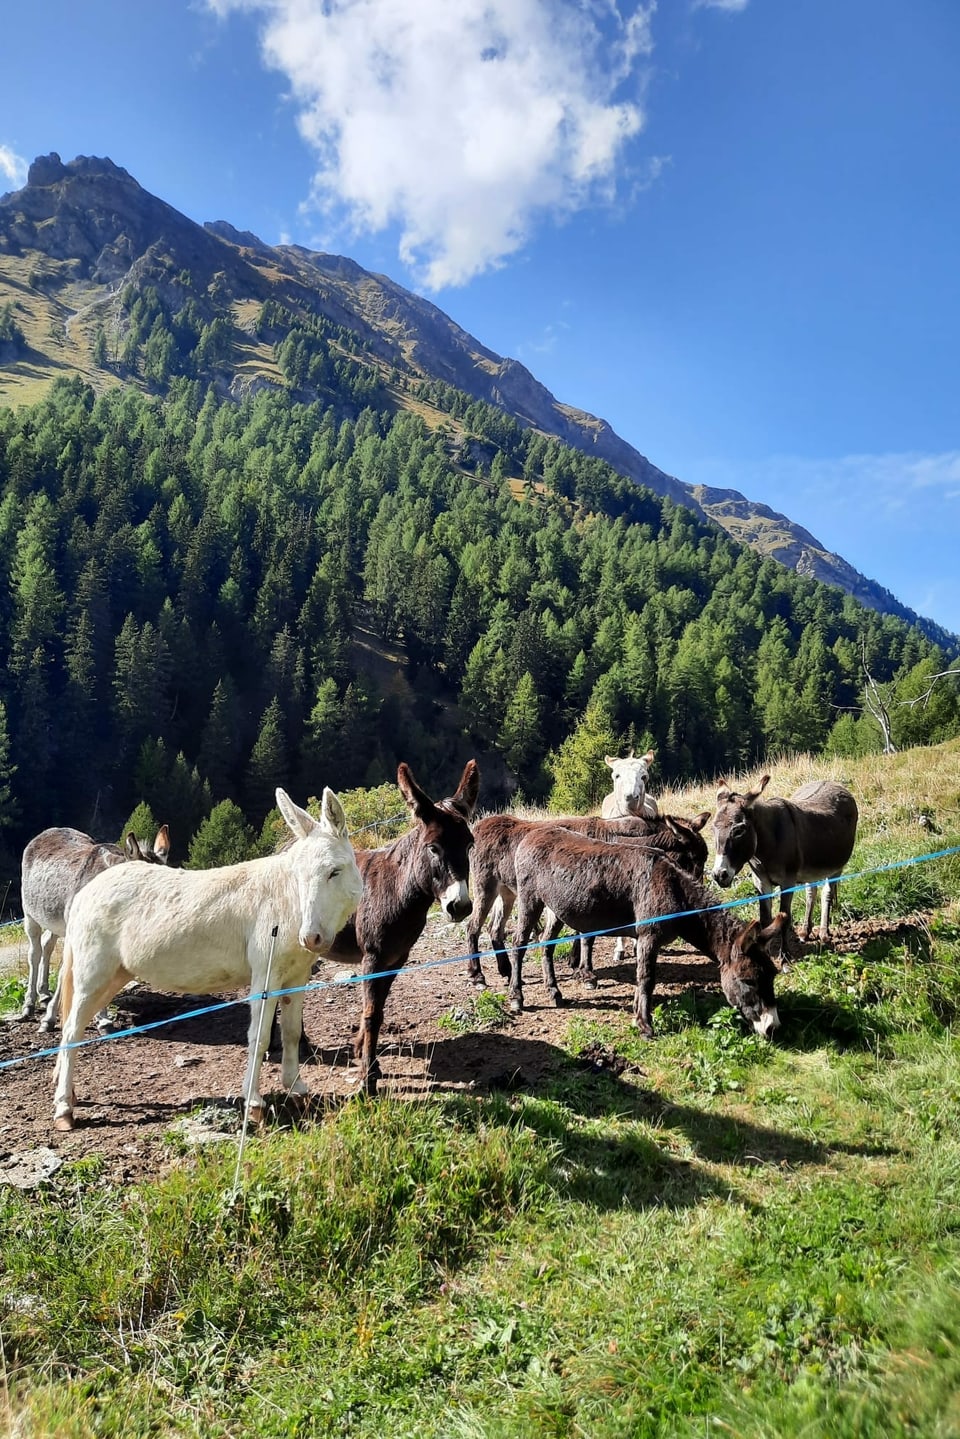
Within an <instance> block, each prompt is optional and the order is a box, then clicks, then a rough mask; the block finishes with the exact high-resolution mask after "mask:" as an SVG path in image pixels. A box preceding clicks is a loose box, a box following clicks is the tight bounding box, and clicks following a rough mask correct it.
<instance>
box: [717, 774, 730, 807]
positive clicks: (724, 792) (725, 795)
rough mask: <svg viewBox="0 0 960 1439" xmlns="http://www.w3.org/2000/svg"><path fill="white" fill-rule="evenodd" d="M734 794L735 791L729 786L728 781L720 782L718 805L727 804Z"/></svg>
mask: <svg viewBox="0 0 960 1439" xmlns="http://www.w3.org/2000/svg"><path fill="white" fill-rule="evenodd" d="M732 794H733V790H732V789H731V788H730V786H729V785H728V784H727V781H726V780H725V779H722V780H721V781H720V788H719V789H718V790H717V804H726V802H727V800H728V799H729V798H730V796H731V795H732Z"/></svg>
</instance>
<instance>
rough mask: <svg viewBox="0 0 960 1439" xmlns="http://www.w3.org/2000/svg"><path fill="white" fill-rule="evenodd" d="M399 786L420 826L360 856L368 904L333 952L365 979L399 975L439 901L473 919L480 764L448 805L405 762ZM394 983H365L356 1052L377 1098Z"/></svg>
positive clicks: (454, 914)
mask: <svg viewBox="0 0 960 1439" xmlns="http://www.w3.org/2000/svg"><path fill="white" fill-rule="evenodd" d="M397 784H398V785H399V787H400V793H401V794H402V795H403V798H404V800H405V801H406V805H407V808H408V809H409V811H410V813H411V815H412V817H413V819H414V821H415V824H414V827H413V829H411V830H408V832H407V833H406V834H404V835H401V836H400V838H399V839H395V840H393V841H392V842H391V843H390V844H387V845H384V846H383V847H382V848H381V849H358V850H357V851H356V856H357V864H358V866H359V868H360V873H361V874H362V875H363V882H364V891H363V898H362V899H361V901H360V905H359V907H358V909H357V912H356V914H355V915H354V916H353V918H352V919H351V920H350V922H349V923H348V924H347V925H345V927H344V928H343V929H342V930H341V931H340V933H339V934H338V935H337V937H336V939H335V941H334V943H333V948H332V949H331V950H330V954H329V958H331V959H334V960H339V961H340V962H341V963H346V964H354V965H355V964H359V967H360V972H361V973H362V974H379V973H381V972H382V971H385V970H397V969H401V968H402V967H403V966H404V965H405V964H406V962H407V959H408V957H409V954H410V950H411V949H412V948H413V946H414V944H415V943H416V941H417V940H418V939H419V938H420V935H421V934H422V933H423V927H424V925H425V924H426V922H427V912H428V911H429V909H430V906H431V905H432V904H433V903H435V902H437V903H439V905H440V908H441V909H442V910H443V912H444V914H445V915H446V916H447V918H448V919H452V920H459V919H465V918H466V916H467V915H468V914H469V913H470V890H469V879H470V850H471V848H472V846H473V835H472V834H471V832H470V820H471V819H472V818H473V812H474V810H475V809H476V806H477V795H478V793H479V790H480V771H479V768H478V767H477V762H476V760H473V759H472V760H468V761H467V764H466V766H465V767H464V771H463V774H462V775H461V777H460V783H459V785H458V786H457V789H456V791H455V792H454V794H452V795H451V796H450V797H449V798H448V799H441V800H437V801H434V800H432V799H430V797H429V796H428V795H427V794H426V793H425V792H424V791H423V790H422V789H421V788H420V786H419V785H418V784H417V782H416V780H415V779H414V777H413V774H412V773H411V771H410V768H409V766H408V765H405V764H401V765H400V767H399V769H398V770H397ZM395 978H396V976H395V974H392V973H390V974H385V975H384V976H383V978H380V979H368V980H364V981H363V985H362V990H363V1012H362V1015H361V1019H360V1025H359V1027H358V1029H357V1032H356V1035H355V1037H354V1051H355V1053H356V1057H357V1059H358V1061H359V1063H360V1080H361V1084H362V1086H363V1089H364V1090H365V1092H366V1093H367V1094H375V1093H376V1090H377V1080H378V1079H379V1078H380V1065H379V1063H378V1061H377V1040H378V1038H379V1036H380V1026H381V1024H382V1022H383V1010H384V1006H385V1004H386V1002H387V995H388V994H389V993H390V989H391V986H392V985H393V981H394V979H395Z"/></svg>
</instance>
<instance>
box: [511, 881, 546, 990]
mask: <svg viewBox="0 0 960 1439" xmlns="http://www.w3.org/2000/svg"><path fill="white" fill-rule="evenodd" d="M542 913H543V905H542V904H533V905H530V904H525V903H524V901H523V900H522V899H521V901H520V908H519V910H518V912H517V924H516V929H515V930H514V935H513V948H512V950H511V951H510V988H509V989H508V991H507V994H508V1007H509V1010H510V1013H511V1014H522V1013H523V956H524V954H525V953H526V950H527V945H528V944H529V943H530V936H531V934H532V933H533V931H534V929H535V928H536V926H537V924H538V923H539V920H540V916H541V914H542Z"/></svg>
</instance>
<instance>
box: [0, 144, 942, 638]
mask: <svg viewBox="0 0 960 1439" xmlns="http://www.w3.org/2000/svg"><path fill="white" fill-rule="evenodd" d="M138 299H139V301H140V311H139V313H138V312H137V309H136V305H137V301H138ZM268 302H273V307H274V308H273V314H274V322H273V323H272V324H269V325H268V324H266V323H265V322H264V318H263V313H264V312H263V307H264V306H265V305H266V304H267V303H268ZM4 314H6V333H7V338H6V339H4V333H5V331H4V330H2V329H0V402H4V403H19V402H21V401H25V400H32V399H35V398H38V397H39V395H40V394H41V393H43V391H44V389H45V388H46V387H48V386H49V384H50V383H51V382H52V380H53V379H54V378H55V377H56V375H57V374H62V373H64V372H69V371H71V370H75V371H77V372H79V373H80V374H81V375H83V376H84V378H86V379H88V380H89V381H90V382H91V383H93V384H94V385H95V386H96V387H98V388H102V387H103V386H104V385H108V384H114V383H118V382H121V381H122V382H129V381H131V380H132V381H135V382H137V381H139V382H141V383H143V382H146V383H148V384H152V385H153V386H154V387H158V388H162V387H163V385H164V384H165V383H166V381H167V380H168V379H169V377H170V375H171V374H172V373H177V365H178V360H177V357H178V356H181V357H182V356H183V354H184V353H189V355H190V356H191V361H190V364H191V366H192V368H187V369H186V370H184V369H183V362H182V361H181V369H180V372H186V373H193V374H198V375H200V376H201V377H206V378H214V379H215V380H216V382H217V384H218V386H219V387H220V388H221V389H223V390H229V391H230V392H231V393H233V394H240V393H244V392H245V391H247V390H249V389H250V388H251V387H254V388H257V387H260V386H262V385H264V384H268V385H277V386H284V385H287V384H289V383H290V375H289V374H287V375H285V374H284V373H283V372H282V370H281V369H280V368H278V363H277V357H276V348H275V347H276V345H277V343H278V342H279V341H280V340H282V338H283V337H284V335H285V334H289V333H290V330H291V328H292V327H294V326H296V325H299V324H302V323H303V322H304V321H305V320H309V319H313V320H315V321H323V322H324V325H325V327H326V328H325V330H324V335H323V341H322V343H323V348H324V353H325V354H326V355H327V357H328V358H329V357H331V356H332V357H333V358H334V359H340V360H341V361H342V360H344V359H349V361H350V362H351V363H353V364H354V365H359V366H360V367H361V368H365V369H366V370H367V371H372V375H371V383H376V384H377V385H379V386H380V387H381V390H382V392H383V393H384V394H385V395H387V396H388V397H389V400H390V402H391V403H393V404H395V405H398V406H400V407H409V408H417V409H418V410H419V411H420V412H421V413H423V414H424V416H425V418H427V419H428V422H432V423H433V424H439V423H442V422H443V419H444V416H443V414H442V411H439V412H435V413H433V414H432V416H431V414H430V413H429V412H430V410H431V404H430V400H429V397H428V398H426V399H425V398H424V397H423V396H419V397H416V400H415V401H414V398H413V397H414V396H416V391H415V388H414V387H415V385H416V383H417V382H424V381H431V382H439V383H440V384H441V385H445V386H449V387H451V388H452V389H454V390H458V391H462V392H463V393H465V394H466V395H468V396H472V397H474V398H476V399H479V400H482V401H484V402H486V403H488V404H492V405H495V406H497V407H498V408H500V409H502V410H503V411H505V412H506V414H508V415H509V416H511V417H512V418H513V419H514V420H515V421H516V422H517V423H518V424H520V425H521V426H524V427H530V428H533V429H534V430H537V431H540V432H542V433H543V434H544V435H548V436H554V437H556V438H557V439H559V440H560V441H562V442H563V443H564V444H567V445H570V446H572V447H574V448H575V449H577V450H580V451H581V452H583V453H586V454H588V455H593V456H595V457H596V458H598V459H601V460H604V461H606V462H607V463H608V464H610V465H612V466H613V467H614V468H615V469H616V470H618V471H619V472H620V473H621V474H623V475H625V476H627V477H628V478H629V479H631V480H634V481H635V482H637V483H638V484H642V485H645V486H647V487H648V488H649V489H651V490H653V491H654V492H655V493H656V494H658V495H662V496H667V497H669V498H670V499H671V500H673V501H674V502H676V503H678V504H681V505H684V506H686V507H687V508H689V509H691V510H692V511H693V512H694V513H695V514H697V515H698V516H699V517H700V518H701V519H709V520H712V521H713V522H714V523H716V524H718V525H719V526H720V527H721V528H722V529H724V530H726V531H727V532H728V533H729V534H730V535H731V536H733V537H734V538H735V539H737V540H739V541H741V542H743V543H745V544H747V545H749V546H750V547H751V548H753V549H755V550H758V551H759V552H760V553H762V554H764V555H766V556H769V557H771V558H773V559H775V560H777V561H778V562H779V563H781V564H783V565H785V566H787V567H788V568H790V569H793V570H796V571H797V572H799V573H801V574H804V575H807V576H810V577H813V578H816V579H819V580H822V581H824V582H825V583H828V584H833V585H837V586H839V587H840V588H841V589H843V590H845V591H846V592H847V593H849V594H851V595H854V596H855V597H856V598H857V599H858V600H860V601H861V602H862V603H863V604H865V605H868V606H869V607H871V608H873V609H875V610H877V611H879V612H881V613H885V614H895V615H898V616H900V617H901V618H904V619H906V620H907V621H909V622H911V623H918V624H919V625H920V626H921V627H922V629H923V630H924V632H925V633H926V634H927V635H928V636H930V637H931V638H932V639H934V640H936V641H937V642H939V643H946V644H950V643H951V641H952V639H953V637H951V636H949V635H948V634H947V633H946V632H945V631H944V630H942V629H941V628H940V627H939V626H937V625H935V624H934V623H933V622H932V621H929V620H924V619H923V618H921V617H919V616H917V615H916V614H915V613H914V612H913V611H912V610H909V609H908V608H907V607H906V606H904V605H902V604H900V603H899V601H897V600H896V598H895V597H894V596H893V595H892V594H890V592H889V591H888V590H886V589H884V588H882V586H880V585H878V584H877V583H876V582H875V581H873V580H870V579H867V578H866V577H864V576H863V575H861V574H859V573H858V572H857V571H856V570H855V569H854V568H853V567H852V566H851V565H849V564H848V563H847V562H846V561H845V560H844V559H843V558H842V557H841V556H839V555H836V554H834V553H832V552H830V551H829V550H827V549H826V548H825V547H824V546H823V545H822V544H820V542H819V541H818V540H817V539H816V538H815V537H814V536H813V535H811V534H810V533H809V532H808V531H807V530H805V529H803V528H802V527H801V526H799V525H796V524H794V523H793V521H791V520H790V519H789V518H788V517H787V516H785V515H781V514H777V513H776V512H774V511H772V510H770V509H769V508H768V507H766V506H765V505H762V504H757V503H755V502H753V501H750V500H748V499H747V498H746V497H745V496H743V495H741V494H739V493H738V492H737V491H735V490H714V489H709V488H707V487H703V486H697V487H693V486H689V485H686V484H684V483H682V482H681V481H680V480H678V479H676V478H675V477H674V476H671V475H668V474H666V473H665V472H664V471H662V470H660V469H658V468H657V467H656V466H655V465H653V464H652V463H651V462H650V461H649V460H648V459H646V457H645V456H643V455H642V454H640V453H639V451H637V450H636V449H634V448H633V447H632V446H631V445H629V444H627V443H626V441H624V440H623V439H621V437H620V436H619V435H617V434H616V433H615V432H614V431H613V430H612V429H611V427H610V426H609V425H608V424H607V423H606V421H604V420H602V419H598V418H597V417H596V416H593V415H590V414H587V413H586V412H585V411H582V410H579V409H576V408H574V407H573V406H570V405H565V404H562V403H560V402H559V401H558V400H557V399H555V397H554V396H553V395H552V394H550V392H549V391H548V390H547V389H546V388H545V387H544V386H543V385H541V384H540V383H539V382H538V381H537V380H536V378H535V377H534V376H533V375H532V374H531V373H530V372H529V371H528V370H527V369H526V368H525V367H524V366H523V365H521V364H519V363H518V362H517V361H516V360H511V359H505V358H503V357H502V356H500V355H497V354H495V353H494V352H493V351H491V350H488V349H487V348H486V347H485V346H484V345H482V344H481V342H480V341H478V340H477V339H475V338H474V337H473V336H471V335H469V334H467V332H466V331H464V330H462V329H461V328H460V327H459V326H458V325H456V324H455V323H454V322H453V321H452V320H451V319H450V318H449V317H448V316H447V315H445V314H444V313H443V312H442V311H441V310H440V309H438V308H437V306H435V305H432V304H431V303H430V302H429V301H427V300H424V299H423V298H422V297H420V296H417V295H414V294H412V293H411V292H410V291H408V290H405V289H404V288H403V287H402V286H400V285H398V284H396V283H395V282H393V281H392V280H390V279H388V278H387V277H386V276H383V275H375V274H371V273H369V272H367V271H365V270H363V269H362V268H361V267H360V266H359V265H357V264H355V263H354V262H353V261H352V260H349V259H346V258H343V257H339V256H334V255H325V254H317V253H314V252H311V251H308V250H305V249H303V248H301V247H299V246H269V245H266V244H264V243H263V242H262V241H260V240H259V239H258V238H257V237H256V236H255V235H252V234H250V233H249V232H248V231H239V230H236V229H234V228H233V226H231V225H229V224H227V223H226V222H224V221H217V222H214V223H211V224H207V225H205V226H201V225H197V224H196V223H194V222H193V221H192V220H189V219H188V218H187V217H186V216H184V215H182V214H180V213H179V212H178V211H176V210H174V209H173V208H172V207H171V206H169V205H167V204H165V203H164V202H163V201H162V200H159V199H157V198H156V197H155V196H153V195H150V194H149V193H148V192H147V191H145V190H144V189H142V187H141V186H140V185H138V184H137V182H136V181H135V180H134V179H133V177H132V176H130V175H129V174H128V172H127V171H126V170H124V169H122V168H120V167H119V166H117V165H115V164H113V162H112V161H110V160H107V159H98V158H95V157H87V156H80V157H78V158H77V159H75V160H73V161H71V162H70V163H69V164H63V163H62V161H61V160H60V158H59V156H57V155H48V156H44V157H41V158H39V159H37V160H36V161H34V164H33V165H32V166H31V168H30V172H29V177H28V181H27V184H26V186H25V187H24V188H23V189H22V190H20V191H17V192H15V193H13V194H9V195H5V196H3V197H2V198H0V317H2V316H3V315H4ZM217 323H219V326H220V330H219V331H216V336H217V338H216V342H214V339H213V338H212V336H211V333H210V331H211V327H215V326H216V324H217ZM158 324H159V329H158V328H157V326H158ZM331 326H332V327H333V330H332V331H331V330H330V328H329V327H331ZM165 335H169V336H170V342H169V344H168V343H167V342H166V339H165ZM208 342H209V343H208ZM151 345H152V350H151ZM314 358H315V356H314ZM301 368H304V367H301ZM321 368H322V367H321ZM296 387H297V388H298V389H304V390H306V391H309V388H310V385H309V383H308V380H307V378H306V377H305V376H304V375H303V374H299V373H298V376H297V386H296Z"/></svg>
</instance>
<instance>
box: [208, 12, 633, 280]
mask: <svg viewBox="0 0 960 1439" xmlns="http://www.w3.org/2000/svg"><path fill="white" fill-rule="evenodd" d="M207 3H208V4H209V5H210V6H211V7H212V8H213V9H215V10H216V11H218V12H219V13H220V14H222V15H225V14H226V13H227V12H229V11H231V10H238V9H241V10H248V11H254V12H258V13H260V14H261V15H262V16H263V29H262V32H261V45H262V49H263V54H264V58H265V59H266V61H267V63H268V64H269V65H270V66H272V67H273V68H274V69H276V70H278V71H280V72H281V73H282V74H283V75H285V76H286V77H287V80H288V81H289V84H290V89H291V94H292V97H293V100H294V102H295V104H296V106H297V110H298V125H299V128H300V131H301V134H302V135H303V137H304V138H305V139H306V140H307V142H308V143H309V144H310V146H311V147H312V148H313V149H314V150H315V152H316V154H317V156H318V158H319V167H318V169H317V172H316V175H315V177H314V181H313V187H312V196H311V199H312V201H313V203H314V204H315V205H316V206H317V207H318V208H319V209H321V210H324V211H326V212H327V213H328V214H334V215H335V214H336V213H337V211H338V208H339V210H340V212H341V213H342V214H345V215H346V218H347V220H348V222H349V224H350V225H351V226H352V227H353V228H354V230H362V231H376V230H382V229H385V228H387V227H388V226H393V225H395V226H397V227H398V230H399V251H400V255H401V258H402V259H403V261H404V262H405V263H406V264H408V265H410V266H411V267H412V268H413V269H414V270H415V271H416V272H417V273H418V275H419V276H420V277H421V279H422V280H423V282H424V283H425V284H426V285H427V286H429V287H430V288H431V289H441V288H442V287H444V286H446V285H457V284H463V283H465V282H466V281H467V280H469V279H471V278H472V277H473V276H474V275H476V274H479V273H480V272H481V271H483V270H486V269H489V268H491V267H494V266H497V265H499V264H501V263H502V262H503V260H504V259H505V258H506V257H507V256H508V255H510V254H512V253H514V252H515V251H516V250H518V249H519V248H520V247H521V246H522V245H523V244H524V243H525V241H526V240H527V238H528V237H529V235H530V233H531V231H532V230H533V228H534V226H535V225H536V223H537V221H538V220H539V219H541V218H542V217H543V216H545V215H549V216H552V217H555V218H563V217H564V216H566V215H569V214H571V213H573V212H574V211H576V210H577V209H579V208H581V207H583V206H584V205H586V204H588V203H593V202H596V201H597V200H598V199H602V200H608V199H610V198H611V196H612V194H613V192H614V190H615V187H616V182H617V180H618V179H619V178H621V176H620V171H621V170H622V168H623V165H624V150H625V146H626V144H627V142H628V141H629V140H630V139H631V138H632V137H634V136H635V135H637V134H638V133H639V131H640V130H641V129H642V127H643V123H644V114H643V109H642V106H641V103H640V90H641V86H642V76H641V74H640V64H641V62H642V60H643V58H644V57H645V56H647V55H649V54H650V52H651V50H652V39H651V29H650V25H651V19H652V16H653V13H654V10H655V8H656V0H207ZM622 10H628V11H629V13H627V14H624V13H622Z"/></svg>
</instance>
